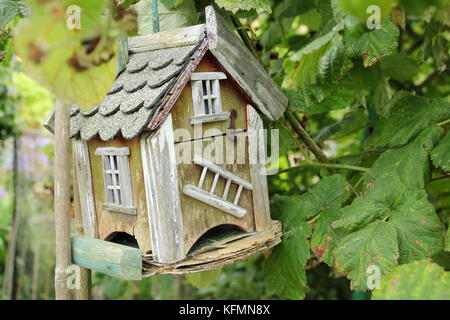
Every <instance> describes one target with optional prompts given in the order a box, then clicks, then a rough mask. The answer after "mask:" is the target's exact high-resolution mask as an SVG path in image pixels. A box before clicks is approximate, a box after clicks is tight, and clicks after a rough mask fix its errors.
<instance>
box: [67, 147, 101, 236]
mask: <svg viewBox="0 0 450 320" xmlns="http://www.w3.org/2000/svg"><path fill="white" fill-rule="evenodd" d="M72 147H73V157H74V162H75V163H74V165H75V171H76V181H77V183H78V188H79V192H80V205H81V215H82V217H83V226H84V232H85V234H86V235H87V236H89V237H93V238H96V237H97V236H98V229H97V218H96V211H95V201H94V191H93V187H92V173H91V163H90V161H89V150H88V146H87V143H86V141H83V140H80V139H75V140H73V143H72Z"/></svg>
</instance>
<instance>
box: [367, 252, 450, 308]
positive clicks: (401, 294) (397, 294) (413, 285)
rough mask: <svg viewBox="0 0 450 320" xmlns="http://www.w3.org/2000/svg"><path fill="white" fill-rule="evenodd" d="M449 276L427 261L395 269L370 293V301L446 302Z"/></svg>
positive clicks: (448, 290)
mask: <svg viewBox="0 0 450 320" xmlns="http://www.w3.org/2000/svg"><path fill="white" fill-rule="evenodd" d="M449 297H450V275H449V273H448V272H445V270H444V269H443V268H442V267H440V266H439V265H437V264H435V263H432V262H430V261H428V260H422V261H416V262H412V263H409V264H405V265H401V266H397V267H395V268H394V269H393V270H392V271H391V272H390V273H389V274H388V275H387V276H386V277H384V278H383V280H382V281H381V288H380V289H378V290H375V291H373V292H372V300H448V299H449Z"/></svg>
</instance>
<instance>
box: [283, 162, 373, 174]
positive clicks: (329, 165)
mask: <svg viewBox="0 0 450 320" xmlns="http://www.w3.org/2000/svg"><path fill="white" fill-rule="evenodd" d="M303 167H320V168H330V169H342V170H354V171H361V172H370V168H365V167H358V166H352V165H349V164H338V163H336V164H334V163H319V162H311V161H305V162H304V163H303V164H302V165H299V166H295V167H291V168H287V169H284V170H281V171H279V172H278V174H281V173H285V172H289V171H294V170H298V169H301V168H303Z"/></svg>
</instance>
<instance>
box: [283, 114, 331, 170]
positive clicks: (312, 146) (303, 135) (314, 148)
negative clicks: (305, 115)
mask: <svg viewBox="0 0 450 320" xmlns="http://www.w3.org/2000/svg"><path fill="white" fill-rule="evenodd" d="M285 115H286V118H287V119H288V121H289V122H290V124H291V125H292V128H293V129H294V131H295V133H297V134H298V136H299V137H300V139H301V140H302V141H303V142H304V143H305V145H306V146H307V147H308V149H309V150H311V152H312V153H313V154H314V155H315V156H316V158H317V160H319V161H320V162H321V163H330V161H329V160H328V158H327V156H326V155H325V153H324V152H323V151H322V149H320V147H319V146H318V145H317V144H316V142H315V141H314V140H313V139H312V138H311V136H310V135H309V134H308V132H307V131H306V130H305V128H303V126H302V125H301V123H300V122H299V121H298V120H297V118H296V117H295V116H294V115H293V114H292V112H291V111H289V110H287V111H286V113H285Z"/></svg>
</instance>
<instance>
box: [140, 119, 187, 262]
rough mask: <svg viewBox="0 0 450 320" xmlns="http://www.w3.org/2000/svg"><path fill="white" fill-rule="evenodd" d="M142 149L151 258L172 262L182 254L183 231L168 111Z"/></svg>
mask: <svg viewBox="0 0 450 320" xmlns="http://www.w3.org/2000/svg"><path fill="white" fill-rule="evenodd" d="M141 150H142V159H143V170H144V180H145V187H146V198H147V208H148V210H147V211H148V218H149V222H150V230H151V234H152V248H153V253H154V256H155V258H154V259H155V261H158V262H160V263H173V262H176V261H178V260H180V259H182V258H183V257H184V238H183V234H184V233H183V220H182V213H181V204H180V191H179V189H178V188H179V186H178V172H177V165H176V155H175V146H174V137H173V127H172V116H171V115H169V116H168V117H167V118H166V120H164V123H163V124H162V125H161V127H160V128H159V130H158V131H157V132H155V133H154V134H153V135H150V136H147V137H143V139H142V140H141Z"/></svg>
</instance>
